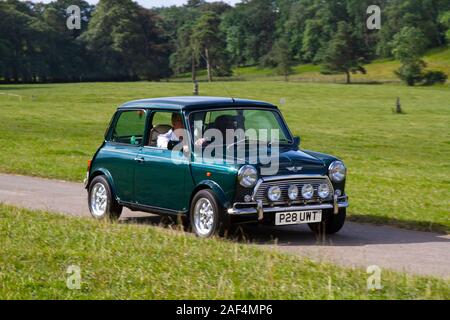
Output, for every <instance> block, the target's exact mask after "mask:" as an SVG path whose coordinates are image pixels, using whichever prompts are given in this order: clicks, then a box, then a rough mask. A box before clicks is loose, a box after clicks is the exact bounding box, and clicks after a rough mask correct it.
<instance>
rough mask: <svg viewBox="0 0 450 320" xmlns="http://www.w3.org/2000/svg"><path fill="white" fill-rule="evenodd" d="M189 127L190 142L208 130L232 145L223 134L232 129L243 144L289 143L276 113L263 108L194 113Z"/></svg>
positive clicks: (289, 138)
mask: <svg viewBox="0 0 450 320" xmlns="http://www.w3.org/2000/svg"><path fill="white" fill-rule="evenodd" d="M190 126H191V130H192V132H193V138H194V141H197V140H198V139H201V138H203V137H207V136H208V130H210V129H215V130H214V131H215V133H218V132H220V133H221V134H222V137H223V141H224V144H227V145H229V144H233V143H235V142H236V139H234V140H232V141H230V140H229V139H227V138H226V137H227V134H229V133H230V130H231V132H233V130H239V129H240V130H241V132H243V134H244V135H242V136H241V137H242V138H243V139H244V140H246V141H251V142H253V141H257V142H259V143H271V142H274V141H276V140H278V142H279V143H280V144H287V143H291V142H292V139H291V136H290V134H289V131H288V130H287V128H286V125H285V124H284V121H283V120H282V118H281V117H280V115H279V113H278V112H276V111H272V110H264V109H255V108H252V109H226V110H211V111H205V112H195V113H193V114H192V115H191V117H190Z"/></svg>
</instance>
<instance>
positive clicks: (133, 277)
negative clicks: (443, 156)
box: [0, 205, 450, 299]
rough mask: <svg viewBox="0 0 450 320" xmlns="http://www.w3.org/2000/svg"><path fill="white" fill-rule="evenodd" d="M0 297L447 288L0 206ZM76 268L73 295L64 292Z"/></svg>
mask: <svg viewBox="0 0 450 320" xmlns="http://www.w3.org/2000/svg"><path fill="white" fill-rule="evenodd" d="M0 234H2V249H1V253H0V299H449V298H450V283H449V281H445V280H438V279H434V278H427V277H415V276H410V275H406V274H400V273H394V272H388V271H385V270H384V271H383V272H382V275H381V285H382V286H383V289H381V290H379V291H372V290H368V289H367V284H366V283H367V277H368V275H367V274H366V272H365V270H362V269H345V268H340V267H336V266H333V265H330V264H318V263H314V262H312V261H309V260H305V259H300V258H298V257H295V256H290V255H286V254H281V253H277V252H275V251H263V250H262V249H258V248H256V247H254V246H251V245H250V246H249V245H247V244H242V243H233V242H229V241H223V240H215V239H212V240H201V239H198V238H195V237H194V236H192V235H190V234H185V233H181V232H174V231H171V230H168V229H160V228H149V227H148V226H145V225H133V224H109V223H98V222H96V221H94V220H91V219H80V218H74V217H67V216H62V215H55V214H48V213H45V212H32V211H27V210H22V209H16V208H13V207H6V206H1V205H0ZM70 265H75V266H78V267H79V268H80V275H81V288H80V289H79V290H69V289H68V288H67V287H66V281H67V277H69V276H70V274H67V268H68V267H69V266H70Z"/></svg>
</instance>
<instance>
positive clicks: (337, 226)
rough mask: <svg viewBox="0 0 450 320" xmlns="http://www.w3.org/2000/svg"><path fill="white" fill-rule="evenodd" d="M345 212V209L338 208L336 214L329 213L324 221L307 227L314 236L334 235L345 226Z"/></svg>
mask: <svg viewBox="0 0 450 320" xmlns="http://www.w3.org/2000/svg"><path fill="white" fill-rule="evenodd" d="M346 211H347V210H346V208H340V209H339V213H338V214H334V213H333V212H330V213H329V214H328V215H327V217H326V219H325V220H324V221H322V222H319V223H310V224H308V226H309V228H310V229H311V230H312V231H313V232H314V233H316V234H335V233H337V232H339V231H340V230H341V229H342V227H343V226H344V224H345V218H346V216H347V213H346Z"/></svg>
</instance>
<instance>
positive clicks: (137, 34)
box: [82, 0, 168, 80]
mask: <svg viewBox="0 0 450 320" xmlns="http://www.w3.org/2000/svg"><path fill="white" fill-rule="evenodd" d="M157 19H158V18H157V17H156V14H155V13H154V12H152V11H151V10H148V9H144V8H142V7H140V6H139V5H138V4H137V3H135V2H133V1H131V0H101V1H100V2H99V4H98V5H97V8H96V10H95V12H94V14H93V16H92V19H91V22H90V24H89V28H88V30H87V31H86V32H85V33H84V34H83V35H82V40H83V41H84V43H85V44H86V47H87V49H88V50H89V52H90V54H91V55H92V56H94V58H95V59H96V60H97V61H98V62H99V65H100V66H101V74H102V76H103V77H105V78H107V79H115V80H138V79H147V80H157V79H160V78H161V77H164V76H167V75H168V68H167V66H168V58H167V57H168V45H167V40H166V39H164V38H163V37H162V36H161V33H162V32H161V31H160V30H159V28H158V26H157V23H156V20H157Z"/></svg>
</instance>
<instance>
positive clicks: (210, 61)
mask: <svg viewBox="0 0 450 320" xmlns="http://www.w3.org/2000/svg"><path fill="white" fill-rule="evenodd" d="M220 22H221V20H220V18H219V16H218V15H217V14H216V13H214V12H208V11H207V12H204V13H203V14H202V15H201V16H200V18H199V19H198V20H197V22H196V24H195V25H194V29H193V32H192V37H191V41H192V48H193V50H194V52H195V54H198V55H199V56H201V57H203V58H204V60H205V62H206V69H207V72H208V81H209V82H211V81H212V80H213V75H212V68H213V67H215V68H221V69H222V70H223V71H224V72H225V73H227V72H229V65H228V63H227V61H226V57H225V56H224V52H225V46H226V44H225V42H224V38H223V36H222V35H221V32H220V29H219V26H220ZM202 53H204V56H203V54H202Z"/></svg>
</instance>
